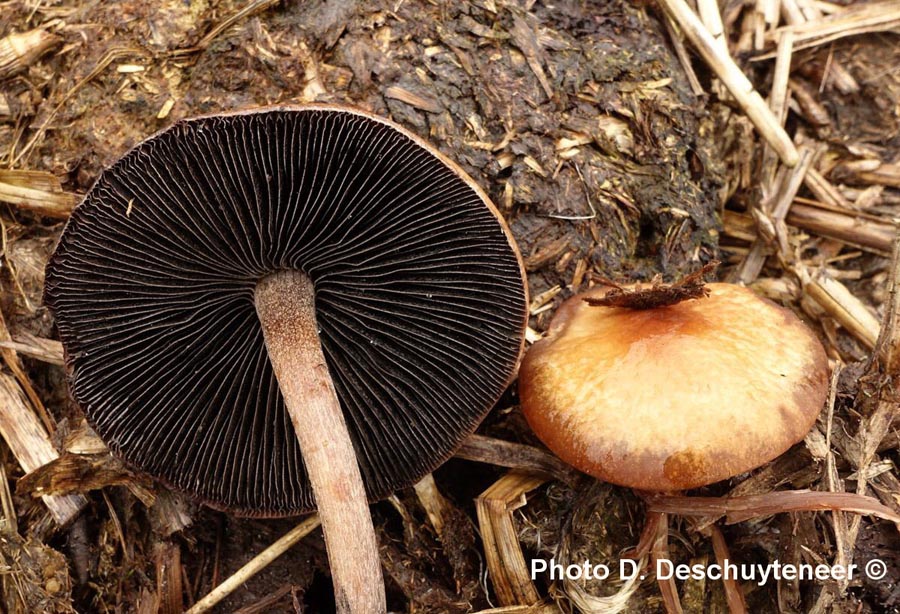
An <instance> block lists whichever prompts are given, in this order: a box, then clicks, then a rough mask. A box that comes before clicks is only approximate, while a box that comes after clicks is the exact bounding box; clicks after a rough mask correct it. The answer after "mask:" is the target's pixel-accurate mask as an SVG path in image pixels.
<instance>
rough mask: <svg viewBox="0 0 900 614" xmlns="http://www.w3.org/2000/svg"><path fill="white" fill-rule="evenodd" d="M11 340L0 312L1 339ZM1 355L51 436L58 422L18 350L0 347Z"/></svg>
mask: <svg viewBox="0 0 900 614" xmlns="http://www.w3.org/2000/svg"><path fill="white" fill-rule="evenodd" d="M10 340H11V337H10V336H9V330H8V329H7V328H6V320H5V319H4V318H3V313H2V312H0V341H10ZM0 356H2V357H3V362H5V363H6V366H7V367H8V368H9V370H10V371H12V374H13V375H14V376H15V377H16V381H18V382H19V385H20V386H21V387H22V390H23V391H24V392H25V396H26V397H28V401H29V402H30V403H31V406H32V407H33V408H34V411H35V412H37V415H38V417H39V418H40V419H41V422H43V423H44V428H45V429H47V432H48V433H50V435H51V436H52V435H53V434H55V433H56V422H55V421H54V420H53V417H52V416H51V415H50V413H49V412H48V411H47V408H46V407H44V404H43V403H42V402H41V398H40V397H39V396H38V393H37V391H36V390H35V389H34V386H32V385H31V380H30V379H29V378H28V375H27V374H26V373H25V370H24V369H23V368H22V362H21V361H20V360H19V357H18V355H16V351H15V350H12V349H9V348H3V347H0Z"/></svg>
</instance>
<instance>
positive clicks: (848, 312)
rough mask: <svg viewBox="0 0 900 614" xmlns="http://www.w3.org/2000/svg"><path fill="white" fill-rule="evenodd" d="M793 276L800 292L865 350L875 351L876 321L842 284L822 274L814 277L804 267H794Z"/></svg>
mask: <svg viewBox="0 0 900 614" xmlns="http://www.w3.org/2000/svg"><path fill="white" fill-rule="evenodd" d="M794 272H795V273H796V274H797V277H799V278H800V282H801V284H802V285H803V292H804V293H805V294H806V295H807V296H808V297H809V298H811V299H812V300H813V301H815V302H816V303H817V304H818V305H819V306H820V307H821V308H822V309H824V310H825V312H826V313H827V314H828V315H830V316H831V317H833V318H834V319H835V320H837V322H838V323H839V324H840V325H841V326H843V327H844V328H846V329H847V331H848V332H849V333H850V334H852V335H853V336H854V337H856V338H857V339H859V341H861V342H862V343H863V344H864V345H865V346H866V347H867V348H873V347H875V341H876V339H877V338H878V330H879V329H880V325H879V323H878V319H877V318H876V317H875V316H874V315H872V312H871V310H870V309H869V308H868V307H867V306H866V305H865V304H863V302H862V301H860V300H859V298H857V297H856V296H854V295H853V294H852V293H851V292H850V290H848V289H847V287H846V286H845V285H844V284H842V283H841V282H840V281H838V280H836V279H833V278H832V277H830V276H828V275H827V274H826V273H825V272H824V271H822V272H819V273H817V274H815V276H813V275H812V274H811V273H810V271H809V270H808V269H806V267H805V266H804V265H803V264H797V265H796V266H795V267H794Z"/></svg>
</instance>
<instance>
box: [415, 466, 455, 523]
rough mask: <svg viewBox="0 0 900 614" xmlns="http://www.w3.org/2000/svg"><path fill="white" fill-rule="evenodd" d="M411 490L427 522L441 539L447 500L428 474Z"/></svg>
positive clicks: (432, 477)
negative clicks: (422, 509)
mask: <svg viewBox="0 0 900 614" xmlns="http://www.w3.org/2000/svg"><path fill="white" fill-rule="evenodd" d="M413 488H414V489H415V491H416V497H417V498H418V499H419V503H421V504H422V507H423V508H425V513H426V514H427V515H428V520H429V521H430V522H431V526H433V527H434V531H435V533H437V536H438V539H442V538H443V534H444V508H445V507H446V506H447V500H446V499H444V495H442V494H441V491H439V490H438V487H437V484H435V482H434V476H432V475H431V474H430V473H429V474H428V475H426V476H425V477H424V478H422V479H421V480H419V481H418V482H416V483H415V485H414V486H413Z"/></svg>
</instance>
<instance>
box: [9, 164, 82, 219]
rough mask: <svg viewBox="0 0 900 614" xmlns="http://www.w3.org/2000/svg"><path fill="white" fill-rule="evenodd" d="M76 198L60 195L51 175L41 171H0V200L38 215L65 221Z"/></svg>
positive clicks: (60, 191) (70, 194)
mask: <svg viewBox="0 0 900 614" xmlns="http://www.w3.org/2000/svg"><path fill="white" fill-rule="evenodd" d="M78 200H79V196H78V195H77V194H72V193H70V192H64V191H63V189H62V185H61V184H60V183H59V179H57V178H56V177H55V176H54V175H51V174H50V173H44V172H41V171H12V170H0V201H3V202H7V203H10V204H12V205H16V206H18V207H21V208H23V209H28V210H29V211H34V212H35V213H38V214H40V215H46V216H47V217H54V218H57V219H66V218H67V217H69V214H71V213H72V209H74V208H75V205H76V204H77V203H78Z"/></svg>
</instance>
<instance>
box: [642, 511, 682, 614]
mask: <svg viewBox="0 0 900 614" xmlns="http://www.w3.org/2000/svg"><path fill="white" fill-rule="evenodd" d="M647 514H648V516H649V515H658V516H659V522H657V523H656V539H654V540H653V546H652V547H651V548H650V560H651V561H652V564H653V568H654V569H655V568H656V567H657V565H658V561H670V560H672V555H671V554H670V553H669V517H668V516H667V515H666V514H665V513H664V512H659V511H656V510H648V511H647ZM656 582H657V584H659V592H660V593H662V598H663V605H664V606H665V608H666V613H667V614H682V613H683V612H684V609H683V608H682V607H681V600H680V599H679V598H678V586H677V585H676V584H675V578H674V576H672V575H669V576H668V577H667V578H662V577H659V576H657V578H656Z"/></svg>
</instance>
